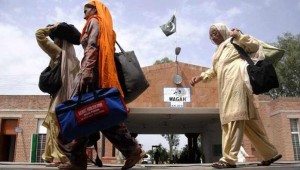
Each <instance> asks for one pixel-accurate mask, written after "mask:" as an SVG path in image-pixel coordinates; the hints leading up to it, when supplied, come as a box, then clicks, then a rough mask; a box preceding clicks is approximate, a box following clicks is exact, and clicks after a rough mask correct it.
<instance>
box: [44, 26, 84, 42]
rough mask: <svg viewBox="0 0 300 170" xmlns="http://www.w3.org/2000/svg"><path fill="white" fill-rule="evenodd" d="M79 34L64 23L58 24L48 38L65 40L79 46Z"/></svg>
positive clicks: (72, 27)
mask: <svg viewBox="0 0 300 170" xmlns="http://www.w3.org/2000/svg"><path fill="white" fill-rule="evenodd" d="M80 35H81V33H80V32H79V31H78V30H77V29H76V27H75V26H74V25H72V24H67V23H65V22H62V23H59V24H58V26H57V27H56V29H55V30H54V31H52V32H51V33H50V35H49V36H50V38H51V39H52V40H54V37H57V38H60V39H64V40H67V41H68V42H69V43H72V44H75V45H79V44H80Z"/></svg>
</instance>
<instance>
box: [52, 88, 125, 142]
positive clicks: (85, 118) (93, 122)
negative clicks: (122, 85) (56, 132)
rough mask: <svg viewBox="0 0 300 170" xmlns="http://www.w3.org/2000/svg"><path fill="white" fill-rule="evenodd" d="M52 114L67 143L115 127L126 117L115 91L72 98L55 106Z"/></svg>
mask: <svg viewBox="0 0 300 170" xmlns="http://www.w3.org/2000/svg"><path fill="white" fill-rule="evenodd" d="M55 111H56V116H57V120H58V124H59V129H60V133H61V134H62V136H63V137H64V138H65V139H66V140H67V141H71V140H72V139H75V138H79V137H85V136H89V135H91V134H93V133H95V132H99V131H100V130H103V129H106V128H109V127H112V126H115V125H118V124H119V123H122V122H124V121H125V120H126V119H127V116H128V113H127V108H126V106H125V103H124V101H123V98H122V97H121V96H120V92H119V91H118V89H117V88H105V89H99V90H94V91H93V92H88V93H84V94H80V95H77V96H74V97H73V98H71V99H70V100H67V101H65V102H63V103H61V104H59V105H58V106H56V108H55Z"/></svg>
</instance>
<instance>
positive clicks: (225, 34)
mask: <svg viewBox="0 0 300 170" xmlns="http://www.w3.org/2000/svg"><path fill="white" fill-rule="evenodd" d="M212 27H215V28H216V29H217V30H218V31H219V33H220V34H221V35H222V37H223V39H224V40H226V39H228V38H230V30H229V28H228V27H227V26H226V25H225V24H224V23H215V24H213V25H211V26H210V29H211V28H212Z"/></svg>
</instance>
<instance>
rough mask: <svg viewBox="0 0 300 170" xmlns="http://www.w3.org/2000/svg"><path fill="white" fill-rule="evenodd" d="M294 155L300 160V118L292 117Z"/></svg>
mask: <svg viewBox="0 0 300 170" xmlns="http://www.w3.org/2000/svg"><path fill="white" fill-rule="evenodd" d="M290 123H291V133H292V143H293V149H294V157H295V160H296V161H299V160H300V138H299V119H290Z"/></svg>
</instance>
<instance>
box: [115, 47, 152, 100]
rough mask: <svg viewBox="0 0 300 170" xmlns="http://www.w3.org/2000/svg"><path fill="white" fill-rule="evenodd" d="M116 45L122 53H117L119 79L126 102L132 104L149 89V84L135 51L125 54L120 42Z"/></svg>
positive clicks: (116, 61)
mask: <svg viewBox="0 0 300 170" xmlns="http://www.w3.org/2000/svg"><path fill="white" fill-rule="evenodd" d="M116 43H117V45H118V46H119V48H120V50H121V52H120V53H115V63H116V68H117V72H118V78H119V81H120V84H121V87H122V90H123V92H124V100H125V102H126V103H130V102H132V101H133V100H135V99H136V98H137V97H138V96H140V95H141V94H142V93H143V92H144V91H145V90H146V89H147V88H148V87H149V83H148V81H147V79H146V77H145V75H144V72H143V70H142V68H141V67H140V64H139V61H138V60H137V57H136V56H135V53H134V51H128V52H125V51H124V50H123V48H122V47H121V46H120V45H119V44H118V42H116Z"/></svg>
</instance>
